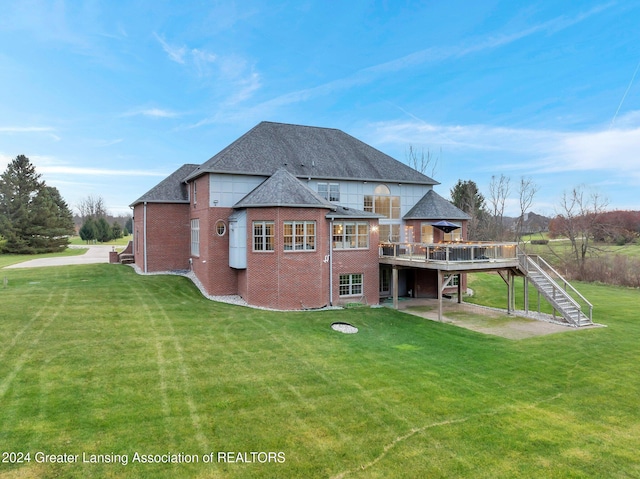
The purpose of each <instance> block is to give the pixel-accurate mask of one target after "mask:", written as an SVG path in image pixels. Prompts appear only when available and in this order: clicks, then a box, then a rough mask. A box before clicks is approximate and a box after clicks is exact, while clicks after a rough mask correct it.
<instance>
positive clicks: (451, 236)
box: [444, 222, 462, 241]
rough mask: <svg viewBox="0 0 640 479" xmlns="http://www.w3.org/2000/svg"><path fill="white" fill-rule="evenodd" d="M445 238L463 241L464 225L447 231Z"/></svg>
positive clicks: (446, 239)
mask: <svg viewBox="0 0 640 479" xmlns="http://www.w3.org/2000/svg"><path fill="white" fill-rule="evenodd" d="M455 224H457V225H458V226H460V224H459V223H457V222H456V223H455ZM444 240H445V241H462V227H460V228H458V229H455V230H453V231H452V232H451V233H445V234H444Z"/></svg>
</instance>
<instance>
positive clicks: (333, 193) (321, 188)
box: [318, 183, 340, 201]
mask: <svg viewBox="0 0 640 479" xmlns="http://www.w3.org/2000/svg"><path fill="white" fill-rule="evenodd" d="M318 194H319V195H320V196H322V197H323V198H324V199H325V200H329V201H340V183H318Z"/></svg>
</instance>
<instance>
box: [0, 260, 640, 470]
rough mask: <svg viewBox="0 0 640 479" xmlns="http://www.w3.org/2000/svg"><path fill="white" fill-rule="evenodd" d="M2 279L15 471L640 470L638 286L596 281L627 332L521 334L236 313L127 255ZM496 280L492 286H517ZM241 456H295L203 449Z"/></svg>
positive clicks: (389, 315) (591, 292)
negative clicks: (114, 261)
mask: <svg viewBox="0 0 640 479" xmlns="http://www.w3.org/2000/svg"><path fill="white" fill-rule="evenodd" d="M2 276H4V277H6V278H7V281H8V283H7V285H6V286H4V287H1V286H0V288H1V289H0V321H1V324H2V328H0V405H1V407H0V446H1V447H0V449H1V450H2V451H8V452H16V453H19V452H23V453H29V454H30V459H31V461H30V462H29V463H23V464H8V463H1V462H0V477H3V478H4V477H6V478H27V477H78V478H80V477H83V478H84V477H95V478H99V477H100V478H101V477H143V478H145V477H148V478H157V477H160V478H164V477H166V478H169V477H198V478H205V477H220V478H227V477H229V478H240V477H242V478H255V477H272V478H288V477H290V478H302V477H304V478H315V477H327V478H331V477H333V478H339V477H340V478H390V477H400V478H412V477H415V478H424V477H429V478H439V477H441V478H451V477H460V478H468V477H474V478H514V477H522V478H530V477H537V478H538V477H542V478H545V477H546V478H565V477H575V478H580V477H584V478H593V477H606V478H623V477H639V476H640V461H639V460H638V451H639V450H640V409H639V408H638V398H639V397H640V348H639V347H638V344H639V343H638V341H639V339H640V321H638V312H637V310H638V304H640V292H638V291H634V290H625V289H619V288H611V287H606V286H594V285H579V287H580V289H581V290H583V292H584V293H585V294H586V295H587V297H589V298H590V299H591V300H592V301H593V302H594V304H595V306H596V313H595V314H596V321H598V322H600V323H604V324H606V325H608V327H607V328H599V329H591V330H580V331H570V332H566V333H561V334H554V335H550V336H543V337H537V338H533V339H527V340H520V341H512V340H507V339H501V338H497V337H492V336H486V335H483V334H479V333H474V332H472V331H469V330H466V329H461V328H456V327H454V326H451V325H448V324H441V323H437V322H432V321H427V320H423V319H421V318H419V317H417V316H411V315H408V314H403V313H399V312H395V311H392V310H389V309H385V308H380V309H369V308H353V309H349V310H342V311H325V312H300V313H281V312H269V311H260V310H254V309H248V308H242V307H234V306H230V305H225V304H219V303H214V302H211V301H207V300H205V299H203V298H202V296H201V295H200V294H199V293H198V291H197V290H196V289H195V288H194V286H193V285H192V284H191V283H190V282H189V281H188V280H187V279H185V278H181V277H175V276H137V275H136V274H135V273H134V272H133V270H132V269H131V268H128V267H126V266H120V265H88V266H69V267H57V268H51V269H46V268H41V269H28V270H3V271H2ZM487 276H489V277H488V278H482V279H480V280H479V281H478V282H477V283H476V286H478V290H477V292H478V294H483V291H484V290H483V287H479V286H480V284H483V285H484V287H486V288H489V289H491V288H492V287H493V286H492V285H491V282H492V281H495V282H496V284H495V285H496V286H497V287H499V288H500V289H504V283H502V284H500V283H501V282H502V280H501V279H500V278H499V277H497V276H495V275H487ZM492 276H493V277H492ZM498 282H500V283H498ZM493 300H494V299H490V301H493ZM495 300H496V301H499V298H496V299H495ZM333 321H347V322H350V323H352V324H353V325H355V326H357V327H358V328H359V332H358V333H357V334H353V335H345V334H341V333H338V332H335V331H332V330H331V329H330V325H331V323H332V322H333ZM225 451H232V452H235V453H236V454H237V453H238V452H247V453H248V458H249V459H251V456H250V453H251V452H262V453H265V454H264V455H256V458H263V459H264V458H266V457H268V455H267V453H269V452H272V453H282V454H281V455H280V456H272V457H276V458H284V459H285V461H284V462H266V463H260V462H253V463H241V462H235V463H228V462H227V463H224V462H218V461H214V463H213V464H205V463H204V462H203V461H204V458H205V457H206V458H208V457H210V456H209V454H210V453H211V452H213V453H214V459H217V453H218V452H225ZM38 452H41V453H46V454H57V455H62V454H68V455H76V454H77V455H79V456H80V457H79V460H82V454H83V453H85V454H86V457H87V458H90V457H91V454H102V455H106V456H108V457H110V458H115V457H116V455H124V456H126V458H127V459H128V464H127V465H122V464H120V463H115V464H113V463H112V464H90V463H79V464H60V463H38V462H36V460H35V458H36V453H38ZM136 453H138V454H140V455H150V454H158V455H166V454H168V453H173V454H179V453H181V454H188V455H196V457H197V458H198V459H199V462H198V463H197V464H184V463H183V464H143V463H132V459H133V458H134V455H135V454H136ZM7 457H8V458H9V459H10V457H9V456H7ZM37 457H39V458H41V456H37Z"/></svg>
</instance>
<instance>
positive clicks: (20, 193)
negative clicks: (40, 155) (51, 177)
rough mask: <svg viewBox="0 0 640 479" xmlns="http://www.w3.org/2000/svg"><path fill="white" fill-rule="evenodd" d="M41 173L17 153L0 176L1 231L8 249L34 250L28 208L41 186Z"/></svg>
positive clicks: (30, 251) (25, 251)
mask: <svg viewBox="0 0 640 479" xmlns="http://www.w3.org/2000/svg"><path fill="white" fill-rule="evenodd" d="M43 184H44V183H43V182H41V181H40V175H39V174H37V173H36V169H35V167H34V166H33V165H32V164H31V162H30V161H29V158H27V157H26V156H24V155H18V156H17V157H16V158H15V159H14V160H13V161H12V162H11V163H9V165H8V166H7V169H6V170H5V172H4V173H3V174H2V176H0V235H2V236H3V237H4V238H5V239H6V240H7V241H6V244H5V245H4V251H5V252H8V253H34V252H35V250H34V248H33V245H32V244H31V241H30V240H31V238H30V232H29V231H28V229H29V211H30V209H31V204H32V202H33V199H34V198H35V197H36V195H37V194H38V192H39V190H40V189H41V188H42V186H43Z"/></svg>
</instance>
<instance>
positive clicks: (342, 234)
mask: <svg viewBox="0 0 640 479" xmlns="http://www.w3.org/2000/svg"><path fill="white" fill-rule="evenodd" d="M332 234H333V248H334V249H368V248H369V223H368V222H366V221H336V222H334V223H333V233H332Z"/></svg>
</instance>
